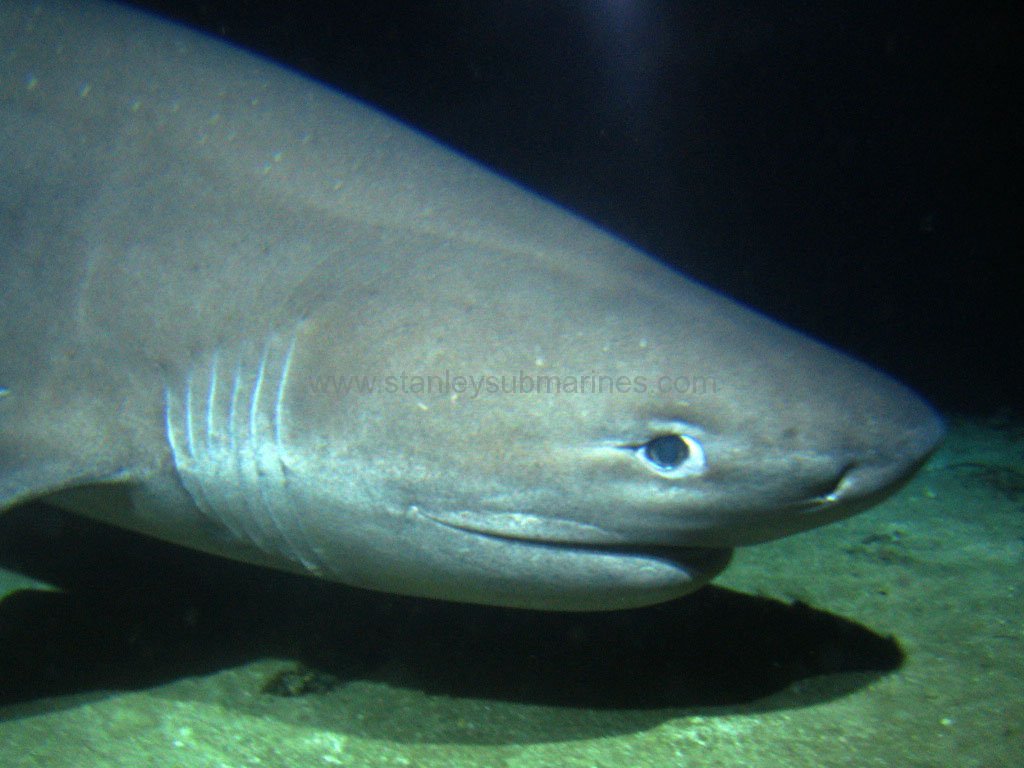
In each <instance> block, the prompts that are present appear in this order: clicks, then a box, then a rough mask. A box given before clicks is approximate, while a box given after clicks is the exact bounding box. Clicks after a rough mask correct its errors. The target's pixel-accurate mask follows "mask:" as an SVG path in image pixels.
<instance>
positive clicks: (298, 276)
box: [0, 0, 943, 610]
mask: <svg viewBox="0 0 1024 768" xmlns="http://www.w3.org/2000/svg"><path fill="white" fill-rule="evenodd" d="M0 173H2V179H3V184H2V185H0V510H2V509H7V508H10V507H13V506H15V505H18V504H21V503H23V502H26V501H29V500H34V499H39V500H44V501H46V502H48V503H51V504H55V505H58V506H60V507H63V508H65V509H68V510H71V511H74V512H76V513H80V514H83V515H87V516H90V517H93V518H95V519H98V520H102V521H106V522H109V523H113V524H116V525H119V526H122V527H125V528H129V529H133V530H136V531H139V532H142V533H146V534H149V535H152V536H156V537H160V538H162V539H165V540H169V541H172V542H176V543H179V544H182V545H185V546H188V547H192V548H195V549H199V550H204V551H207V552H211V553H216V554H220V555H223V556H226V557H231V558H236V559H239V560H243V561H247V562H253V563H258V564H263V565H267V566H271V567H274V568H280V569H286V570H290V571H296V572H300V573H307V574H310V575H313V576H317V577H320V578H325V579H330V580H334V581H338V582H342V583H345V584H350V585H354V586H358V587H364V588H370V589H376V590H383V591H388V592H394V593H401V594H408V595H419V596H426V597H433V598H441V599H448V600H456V601H466V602H475V603H484V604H493V605H506V606H516V607H524V608H534V609H564V610H609V609H618V608H628V607H634V606H641V605H647V604H651V603H656V602H659V601H663V600H668V599H671V598H674V597H677V596H679V595H683V594H686V593H687V592H691V591H693V590H695V589H697V588H698V587H700V586H701V585H703V584H705V583H706V582H707V581H709V580H710V579H711V578H713V577H714V576H715V575H716V574H717V573H719V572H720V571H721V570H722V569H723V568H724V567H725V566H726V564H727V563H728V561H729V557H730V554H731V551H732V550H733V548H735V547H737V546H745V545H751V544H757V543H758V542H764V541H768V540H771V539H774V538H777V537H780V536H787V535H790V534H794V533H797V532H799V531H802V530H806V529H809V528H812V527H815V526H819V525H823V524H826V523H828V522H830V521H834V520H838V519H842V518H844V517H847V516H849V515H852V514H854V513H857V512H859V511H862V510H864V509H867V508H869V507H870V506H872V505H874V504H876V503H877V502H879V501H880V500H882V499H884V498H886V497H887V496H888V495H890V494H891V493H893V492H894V491H895V490H896V489H898V488H899V487H900V486H901V485H902V484H903V483H904V482H905V481H906V480H907V479H908V478H909V477H910V476H911V475H912V474H913V473H914V472H915V471H916V469H917V468H918V467H920V466H921V464H922V463H923V462H924V461H925V459H926V458H927V456H928V455H929V454H930V452H931V451H932V450H933V449H934V448H935V446H936V444H937V443H938V441H939V440H940V438H941V436H942V432H943V426H942V423H941V420H940V419H939V418H938V416H937V415H936V414H935V412H934V411H933V410H932V409H931V408H930V407H929V406H928V405H927V404H926V403H925V402H923V401H922V400H921V399H920V398H919V397H918V396H917V395H916V394H914V393H913V392H911V391H910V390H908V389H907V388H905V387H904V386H902V385H900V384H899V383H897V382H895V381H893V380H892V379H890V378H888V377H887V376H885V375H884V374H882V373H880V372H878V371H875V370H873V369H872V368H870V367H868V366H866V365H864V364H862V363H860V362H858V361H856V360H853V359H851V358H850V357H848V356H845V355H843V354H842V353H840V352H838V351H836V350H834V349H831V348H829V347H827V346H825V345H823V344H821V343H819V342H816V341H814V340H812V339H810V338H807V337H806V336H803V335H801V334H800V333H798V332H796V331H794V330H791V329H789V328H787V327H784V326H782V325H780V324H778V323H776V322H774V321H772V320H770V319H768V318H766V317H764V316H762V315H760V314H758V313H756V312H754V311H752V310H750V309H748V308H746V307H743V306H741V305H740V304H738V303H736V302H733V301H731V300H730V299H728V298H726V297H724V296H722V295H720V294H718V293H716V292H714V291H712V290H709V289H708V288H705V287H703V286H701V285H699V284H698V283H696V282H694V281H692V280H690V279H688V278H686V277H685V276H683V275H681V274H679V273H677V272H675V271H673V270H671V269H669V268H668V267H666V266H664V265H662V264H660V263H659V262H657V261H655V260H654V259H653V258H651V257H650V256H648V255H646V254H644V253H642V252H640V251H639V250H637V249H636V248H634V247H632V246H630V245H629V244H627V243H624V242H622V241H621V240H619V239H617V238H615V237H614V236H613V235H611V234H609V233H607V232H604V231H602V230H601V229H599V228H597V227H596V226H594V225H593V224H590V223H588V222H587V221H584V220H583V219H581V218H579V217H577V216H574V215H572V214H571V213H569V212H567V211H565V210H563V209H561V208H559V207H558V206H556V205H554V204H552V203H550V202H549V201H546V200H544V199H543V198H541V197H539V196H538V195H535V194H533V193H531V192H529V191H528V190H525V189H523V188H521V187H519V186H517V185H516V184H514V183H512V182H511V181H509V180H507V179H504V178H501V177H499V176H498V175H496V174H494V173H492V172H489V171H488V170H486V169H484V168H482V167H480V166H479V165H477V164H475V163H473V162H472V161H470V160H468V159H466V158H464V157H462V156H460V155H459V154H458V153H456V152H454V151H452V150H451V149H448V148H446V147H444V146H442V145H441V144H439V143H436V142H435V141H433V140H431V139H430V138H428V137H426V136H423V135H422V134H420V133H417V132H416V131H415V130H413V129H411V128H410V127H408V126H405V125H403V124H401V123H399V122H397V121H395V120H394V119H392V118H389V117H387V116H386V115H383V114H381V113H379V112H377V111H375V110H374V109H373V108H371V107H369V106H367V105H365V104H363V103H361V102H359V101H356V100H353V99H351V98H349V97H346V96H345V95H343V94H340V93H338V92H336V91H334V90H332V89H330V88H327V87H325V86H323V85H321V84H318V83H316V82H313V81H311V80H309V79H307V78H305V77H303V76H301V75H299V74H296V73H294V72H291V71H289V70H287V69H285V68H283V67H280V66H278V65H275V64H273V63H271V62H268V61H266V60H264V59H261V58H259V57H257V56H254V55H252V54H250V53H247V52H245V51H242V50H240V49H238V48H236V47H233V46H231V45H228V44H225V43H224V42H220V41H217V40H215V39H212V38H210V37H207V36H204V35H202V34H198V33H196V32H194V31H191V30H188V29H186V28H184V27H181V26H178V25H176V24H172V23H168V22H166V21H164V20H161V19H158V18H156V17H152V16H149V15H146V14H143V13H140V12H137V11H134V10H131V9H128V8H126V7H122V6H119V5H116V4H112V3H105V2H85V1H82V2H71V1H70V0H33V1H30V0H5V2H4V3H2V4H0Z"/></svg>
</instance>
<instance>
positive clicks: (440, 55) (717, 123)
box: [133, 0, 1024, 415]
mask: <svg viewBox="0 0 1024 768" xmlns="http://www.w3.org/2000/svg"><path fill="white" fill-rule="evenodd" d="M133 4H135V5H138V6H142V7H148V8H151V9H156V10H159V11H160V12H162V13H165V14H167V15H171V16H173V17H175V18H178V19H181V20H184V21H186V22H188V23H190V24H193V25H195V26H199V27H202V28H205V29H207V30H210V31H212V32H214V33H215V34H218V35H221V36H223V37H226V38H229V39H232V40H235V41H237V42H240V43H242V44H243V45H245V46H247V47H250V48H253V49H256V50H259V51H261V52H263V53H265V54H266V55H268V56H271V57H273V58H275V59H278V60H282V61H285V62H288V63H290V64H291V65H292V66H294V67H296V68H298V69H301V70H303V71H305V72H307V73H310V74H312V75H314V76H315V77H318V78H320V79H322V80H324V81H326V82H329V83H332V84H334V85H336V86H338V87H339V88H341V89H343V90H345V91H347V92H349V93H352V94H354V95H357V96H360V97H362V98H364V99H366V100H367V101H370V102H372V103H374V104H376V105H378V106H380V107H382V108H384V109H385V110H387V111H388V112H391V113H392V114H395V115H397V116H400V117H402V118H403V119H405V120H406V121H408V122H410V123H412V124H414V125H416V126H417V127H420V128H421V129H423V130H425V131H426V132H428V133H431V134H433V135H435V136H437V137H439V138H441V139H442V140H444V141H446V142H448V143H450V144H451V145H453V146H455V147H458V148H460V149H461V150H463V151H464V152H465V153H467V154H469V155H471V156H473V157H475V158H477V159H479V160H481V161H483V162H485V163H486V164H488V165H490V166H491V167H493V168H496V169H498V170H500V171H502V172H504V173H506V174H508V175H510V176H512V177H514V178H516V179H518V180H520V181H521V182H523V183H525V184H526V185H528V186H531V187H533V188H535V189H537V190H539V191H541V192H543V193H544V194H546V195H548V196H549V197H552V198H554V199H556V200H558V201H560V202H562V203H563V204H565V205H567V206H568V207H570V208H572V209H574V210H576V211H578V212H580V213H582V214H584V215H585V216H587V217H589V218H591V219H593V220H596V221H598V222H600V223H602V224H604V225H605V226H606V227H608V228H610V229H612V230H613V231H615V232H616V233H618V234H620V235H621V236H623V237H625V238H626V239H628V240H631V241H633V242H634V243H636V244H638V245H640V246H641V247H643V248H645V249H646V250H648V251H650V252H651V253H654V254H656V255H657V256H659V257H660V258H662V259H664V260H666V261H670V262H672V263H674V264H677V265H678V266H679V267H680V268H681V269H683V270H684V271H685V272H687V273H688V274H690V275H691V276H693V277H696V278H698V279H700V280H702V281H705V282H707V283H710V284H711V285H714V286H715V287H717V288H720V289H721V290H724V291H725V292H727V293H729V294H731V295H732V296H734V297H736V298H739V299H741V300H743V301H745V302H747V303H749V304H752V305H754V306H756V307H758V308H760V309H762V310H763V311H765V312H766V313H768V314H770V315H772V316H774V317H776V318H779V319H782V320H784V321H786V322H788V323H790V324H792V325H794V326H797V327H799V328H801V329H802V330H805V331H807V332H809V333H811V334H812V335H815V336H818V337H819V338H822V339H825V340H826V341H829V342H831V343H833V344H835V345H836V346H839V347H841V348H843V349H845V350H848V351H850V352H853V353H854V354H856V355H858V356H860V357H862V358H864V359H867V360H869V361H870V362H872V363H874V364H876V365H877V366H879V367H881V368H883V369H885V370H888V371H890V372H891V373H893V374H895V375H896V376H897V377H899V378H901V379H903V380H905V381H907V382H908V383H910V384H912V385H913V386H915V387H916V388H917V389H919V390H920V391H921V392H922V393H924V394H925V395H927V396H928V397H929V398H931V399H932V400H933V401H935V402H936V404H937V405H938V406H939V407H941V408H943V409H945V410H956V411H965V412H974V413H979V414H985V415H989V414H993V413H997V412H999V411H1001V410H1006V409H1016V410H1018V411H1019V410H1020V406H1022V405H1024V383H1022V378H1021V377H1020V376H1018V375H1017V374H1016V372H1015V369H1016V367H1017V365H1018V361H1019V360H1020V359H1021V357H1022V352H1024V344H1022V342H1021V335H1022V334H1021V331H1022V330H1024V323H1022V321H1021V315H1022V312H1021V303H1022V298H1024V257H1022V251H1024V223H1022V222H1024V205H1022V200H1024V184H1022V182H1021V174H1020V168H1019V158H1020V157H1021V156H1024V120H1022V105H1024V99H1022V90H1024V89H1022V86H1021V83H1022V82H1024V78H1022V74H1024V67H1022V54H1021V50H1024V46H1021V45H1020V40H1021V39H1022V33H1024V6H1022V5H1020V4H1017V3H978V4H970V5H956V4H949V5H948V7H947V5H944V4H942V3H899V4H895V5H890V4H860V3H837V2H823V3H788V2H787V3H781V2H780V3H771V2H769V3H735V2H715V3H703V2H702V3H697V2H626V1H624V0H619V1H615V0H544V2H515V3H510V2H504V1H503V0H461V1H456V2H437V3H425V2H388V3H366V2H344V1H342V2H338V1H337V0H294V1H293V2H288V3H280V2H268V1H264V0H251V1H248V2H238V1H237V0H236V1H234V2H232V1H231V0H135V2H134V3H133Z"/></svg>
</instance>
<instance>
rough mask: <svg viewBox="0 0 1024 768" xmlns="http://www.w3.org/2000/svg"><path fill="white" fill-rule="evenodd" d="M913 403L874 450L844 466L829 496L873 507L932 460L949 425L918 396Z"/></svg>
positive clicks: (873, 447)
mask: <svg viewBox="0 0 1024 768" xmlns="http://www.w3.org/2000/svg"><path fill="white" fill-rule="evenodd" d="M909 406H910V412H909V414H908V411H907V410H906V409H905V410H904V411H903V417H902V418H901V419H899V421H897V422H896V423H893V424H891V425H890V427H891V429H888V430H884V431H883V433H882V437H881V439H879V440H878V441H877V442H876V443H875V444H874V445H873V446H872V450H870V451H867V452H865V453H864V454H863V455H861V456H858V457H855V458H853V459H852V460H851V461H850V462H849V463H848V464H847V465H846V466H845V467H844V468H843V471H842V473H841V474H840V477H839V478H838V481H837V482H836V485H835V488H834V490H832V491H831V492H830V493H829V494H828V495H827V498H828V500H829V501H832V502H838V503H841V504H843V505H844V506H852V505H854V504H857V505H860V506H861V507H865V506H870V505H871V504H874V503H877V502H878V501H880V500H881V499H882V498H884V497H886V496H888V495H889V494H891V493H893V492H895V491H896V490H898V489H899V488H900V487H901V486H903V484H904V483H906V482H907V480H909V479H910V477H911V476H913V474H914V473H915V472H917V470H918V469H920V468H921V466H922V465H923V464H924V463H925V462H926V461H927V460H928V457H929V456H931V454H932V453H933V452H934V451H935V449H936V448H937V447H938V445H939V443H940V442H941V441H942V438H943V436H944V435H945V431H946V427H945V424H944V422H943V420H942V418H941V417H940V416H939V415H938V414H937V413H936V412H935V411H934V410H932V408H931V407H930V406H928V405H927V404H925V403H924V402H923V401H921V400H919V399H917V398H916V397H915V398H914V400H913V401H912V402H911V403H909ZM908 415H909V416H910V417H909V418H908Z"/></svg>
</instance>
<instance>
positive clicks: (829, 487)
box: [811, 461, 857, 501]
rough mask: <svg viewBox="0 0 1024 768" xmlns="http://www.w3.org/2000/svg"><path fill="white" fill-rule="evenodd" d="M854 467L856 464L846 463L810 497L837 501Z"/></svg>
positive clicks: (852, 462)
mask: <svg viewBox="0 0 1024 768" xmlns="http://www.w3.org/2000/svg"><path fill="white" fill-rule="evenodd" d="M856 466H857V463H856V462H854V461H851V462H848V463H847V464H846V465H844V466H843V468H842V469H841V470H839V472H837V473H836V474H835V475H834V476H833V477H830V478H829V479H828V480H826V481H825V482H823V483H822V484H821V485H820V486H819V487H818V488H817V489H816V492H814V493H812V494H811V496H812V497H813V498H815V499H818V500H821V501H838V500H839V497H840V495H841V494H842V491H843V489H844V487H845V486H846V485H847V483H848V479H849V477H850V473H851V472H852V471H853V470H854V468H855V467H856Z"/></svg>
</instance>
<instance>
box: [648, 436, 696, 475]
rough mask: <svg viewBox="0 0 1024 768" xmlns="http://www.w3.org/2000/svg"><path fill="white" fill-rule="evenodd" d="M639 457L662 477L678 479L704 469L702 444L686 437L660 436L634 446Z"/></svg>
mask: <svg viewBox="0 0 1024 768" xmlns="http://www.w3.org/2000/svg"><path fill="white" fill-rule="evenodd" d="M634 449H635V450H636V453H637V455H638V456H639V457H640V458H641V459H643V460H644V461H645V462H646V463H647V464H648V465H650V466H651V468H652V469H654V470H655V471H656V472H658V473H659V474H662V475H669V476H672V477H678V476H681V475H689V474H693V473H694V472H699V471H701V470H702V469H704V451H703V449H702V448H701V447H700V443H698V442H697V441H696V440H694V439H693V438H692V437H688V436H686V435H659V436H658V437H655V438H653V439H651V440H648V441H647V442H646V443H643V444H642V445H637V446H634Z"/></svg>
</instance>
